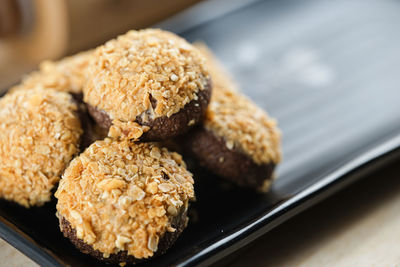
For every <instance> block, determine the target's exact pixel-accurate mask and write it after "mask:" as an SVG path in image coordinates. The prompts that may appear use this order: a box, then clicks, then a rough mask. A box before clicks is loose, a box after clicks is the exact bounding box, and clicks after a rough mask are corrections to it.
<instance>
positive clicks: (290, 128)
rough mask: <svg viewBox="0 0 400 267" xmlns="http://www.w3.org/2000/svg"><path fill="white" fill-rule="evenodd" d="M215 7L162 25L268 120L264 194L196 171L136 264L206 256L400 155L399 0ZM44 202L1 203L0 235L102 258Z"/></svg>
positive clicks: (37, 248) (53, 261) (57, 259)
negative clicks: (171, 229) (166, 225)
mask: <svg viewBox="0 0 400 267" xmlns="http://www.w3.org/2000/svg"><path fill="white" fill-rule="evenodd" d="M232 2H234V3H236V4H238V3H239V2H240V3H243V2H242V1H232ZM221 3H223V5H225V6H226V5H227V3H230V1H225V2H222V1H210V2H208V3H206V4H202V5H201V8H200V9H199V10H200V11H201V12H196V11H195V10H194V11H193V10H192V11H190V12H189V13H187V14H186V15H184V16H180V17H179V18H178V19H176V20H173V21H172V22H171V23H170V24H165V25H164V26H165V27H167V28H168V25H176V27H177V28H179V27H180V28H179V29H177V28H174V27H173V28H172V29H177V30H178V31H180V34H182V35H183V36H184V37H186V38H188V39H189V40H190V41H196V40H202V41H205V42H206V43H207V44H208V45H209V46H210V47H211V48H212V50H213V51H214V52H215V53H216V55H217V56H218V57H219V58H220V60H221V61H222V62H223V63H224V64H225V65H226V66H227V68H228V69H229V71H231V73H233V75H234V77H235V79H236V80H237V81H238V82H239V83H240V85H241V87H242V88H243V91H244V92H245V93H246V94H248V95H249V96H250V97H251V98H252V99H253V100H254V101H255V102H257V103H258V104H259V105H260V106H262V107H263V108H265V109H266V110H268V112H269V113H270V115H271V116H273V117H276V118H277V119H278V121H279V126H280V128H281V129H282V132H283V154H284V161H283V163H282V164H281V165H280V166H279V168H278V170H277V176H278V179H277V180H276V182H275V184H274V186H273V188H272V191H271V192H270V193H268V194H265V195H260V194H255V193H253V192H251V191H248V190H245V189H240V188H237V187H234V186H232V185H229V184H225V183H220V182H219V180H218V179H216V178H215V177H213V176H212V175H211V174H209V173H206V172H204V171H201V170H194V174H195V176H196V193H197V202H196V203H194V204H193V205H192V207H193V210H194V211H195V212H194V215H193V214H192V221H191V223H190V224H189V226H188V228H187V230H186V231H185V232H184V233H183V234H182V236H181V237H180V238H179V240H178V241H177V243H176V244H175V245H174V246H173V247H172V248H171V249H170V250H169V251H168V253H167V254H165V255H163V256H161V257H159V258H157V259H153V260H151V261H148V262H147V263H145V264H144V265H163V266H164V265H173V264H178V265H193V264H209V263H212V262H214V261H216V260H218V259H220V258H222V257H224V256H226V255H228V254H229V253H231V252H233V251H235V250H237V249H238V248H240V247H241V246H244V245H245V244H247V243H249V242H251V241H252V240H254V239H255V238H257V237H258V236H260V235H262V234H264V233H266V232H267V231H269V230H270V229H272V228H273V227H275V226H276V225H278V224H280V223H282V222H283V221H284V220H286V219H288V218H289V217H291V216H293V215H295V214H296V213H298V212H300V211H302V210H303V209H305V208H307V207H309V206H311V205H312V204H314V203H317V202H318V201H320V200H321V199H323V198H325V197H327V196H328V195H330V194H332V193H333V192H335V191H337V190H338V189H340V188H341V187H343V186H345V185H347V184H349V183H351V182H353V181H354V180H355V179H357V178H359V177H362V175H363V174H364V173H365V172H368V171H370V170H371V169H373V168H377V167H379V166H381V165H382V164H385V163H388V162H389V161H390V160H392V159H396V158H398V156H399V151H400V150H399V147H400V124H399V121H400V105H399V99H400V67H399V66H400V63H399V62H400V46H399V41H400V31H399V30H398V25H399V24H400V16H399V14H400V2H399V1H393V0H392V1H390V0H389V1H379V0H376V1H364V0H353V1H346V0H338V1H320V0H306V1H295V0H284V1H250V2H249V4H248V5H246V6H244V5H243V4H241V7H240V8H239V9H237V10H234V11H232V12H230V13H229V14H224V15H221V14H223V13H224V12H223V11H224V10H223V9H222V12H221ZM213 5H217V6H215V7H214V6H213ZM223 5H222V6H223ZM228 5H229V4H228ZM217 7H218V8H217ZM210 14H217V15H216V16H214V17H213V16H209V15H210ZM207 16H209V17H210V18H212V19H211V20H210V19H205V18H206V17H207ZM188 19H189V20H188ZM186 20H187V21H186ZM196 20H197V21H199V24H198V25H196V26H188V25H190V21H196ZM178 26H179V27H178ZM182 29H184V31H183V32H182ZM54 205H55V203H54V201H53V202H51V203H49V204H47V205H46V206H44V207H42V208H33V209H29V210H26V209H24V208H21V207H19V206H17V205H14V204H12V203H9V202H6V201H0V236H1V237H2V238H3V239H5V240H7V241H8V242H9V243H11V244H12V245H13V246H15V247H16V248H18V249H19V250H21V251H22V252H24V253H25V254H26V255H28V256H29V257H31V258H32V259H33V260H34V261H36V262H38V263H39V264H41V265H54V266H64V265H70V266H93V265H96V266H101V263H99V262H97V261H96V260H94V259H92V258H90V257H88V256H86V255H84V254H82V253H80V252H78V251H77V250H76V249H75V248H74V247H73V246H72V245H71V244H70V243H69V241H68V240H66V239H64V238H63V237H62V235H61V233H60V232H59V229H58V222H57V219H56V217H55V215H54V214H55V208H54ZM194 217H196V218H194Z"/></svg>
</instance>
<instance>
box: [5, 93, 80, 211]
mask: <svg viewBox="0 0 400 267" xmlns="http://www.w3.org/2000/svg"><path fill="white" fill-rule="evenodd" d="M77 110H78V106H77V104H76V103H75V102H74V101H73V99H72V97H71V96H70V95H69V94H67V93H64V92H57V91H55V90H52V89H46V90H44V89H43V88H40V89H39V88H36V89H26V90H19V91H16V92H14V93H9V94H7V95H6V96H4V97H3V98H1V100H0V152H1V153H0V197H2V198H5V199H8V200H12V201H15V202H17V203H19V204H21V205H23V206H25V207H29V206H33V205H36V206H40V205H42V204H43V203H45V202H47V201H49V200H50V196H51V192H50V191H51V189H52V188H53V187H54V185H55V184H56V183H57V182H58V181H59V179H60V176H61V173H62V172H63V171H64V169H65V167H66V166H67V164H68V163H69V162H70V160H71V159H72V157H73V156H74V155H75V154H76V153H78V151H79V141H80V136H81V134H82V132H83V131H82V128H81V124H80V120H79V118H78V116H77Z"/></svg>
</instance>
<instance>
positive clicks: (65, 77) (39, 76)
mask: <svg viewBox="0 0 400 267" xmlns="http://www.w3.org/2000/svg"><path fill="white" fill-rule="evenodd" d="M92 55H93V51H92V50H89V51H85V52H81V53H78V54H76V55H73V56H69V57H66V58H63V59H61V60H59V61H50V60H46V61H43V62H42V63H41V64H40V65H39V70H38V71H35V72H32V73H30V74H28V75H27V76H25V78H24V79H23V80H22V82H21V85H17V86H15V87H13V88H11V91H15V90H19V89H27V88H35V87H36V86H40V87H43V88H50V89H54V90H57V91H62V92H68V93H71V94H72V95H73V96H74V97H75V98H76V99H78V100H81V99H82V89H83V86H84V85H85V83H86V80H87V76H88V66H89V62H90V60H91V58H92Z"/></svg>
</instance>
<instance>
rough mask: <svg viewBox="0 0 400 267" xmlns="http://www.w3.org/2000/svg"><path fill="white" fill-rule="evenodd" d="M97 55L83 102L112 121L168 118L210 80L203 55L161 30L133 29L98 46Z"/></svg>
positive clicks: (195, 95)
mask: <svg viewBox="0 0 400 267" xmlns="http://www.w3.org/2000/svg"><path fill="white" fill-rule="evenodd" d="M94 57H95V60H94V61H93V62H94V63H93V65H91V66H90V73H91V78H90V79H89V81H88V83H87V85H86V86H85V88H84V100H85V102H87V103H89V104H90V105H92V106H93V107H96V108H99V109H101V110H104V111H105V112H106V113H107V114H108V115H109V116H110V118H111V119H112V120H113V123H114V122H119V123H126V122H134V121H136V119H137V116H140V118H141V120H142V122H148V121H149V120H153V119H155V118H158V117H163V116H167V117H170V116H171V115H173V114H175V113H177V112H178V111H179V110H181V109H182V108H183V107H184V106H185V104H187V103H189V102H190V101H191V100H193V99H195V98H196V97H197V93H198V91H199V90H204V89H205V87H206V85H207V82H208V81H209V74H208V70H207V68H206V66H205V65H204V58H203V57H202V55H201V54H200V53H199V51H198V50H197V49H196V48H194V47H193V46H192V45H190V44H189V43H187V42H186V41H185V40H183V39H182V38H180V37H178V36H176V35H174V34H172V33H169V32H166V31H162V30H156V29H147V30H141V31H129V32H128V33H126V34H125V35H121V36H119V37H118V38H117V39H114V40H111V41H108V42H107V43H106V44H105V45H103V46H100V47H99V48H97V49H96V51H95V54H94ZM120 128H123V127H120Z"/></svg>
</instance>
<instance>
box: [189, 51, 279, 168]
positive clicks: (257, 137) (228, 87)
mask: <svg viewBox="0 0 400 267" xmlns="http://www.w3.org/2000/svg"><path fill="white" fill-rule="evenodd" d="M195 46H197V48H198V49H199V50H200V51H201V52H202V53H203V55H204V56H205V57H206V59H207V61H206V62H207V65H208V69H209V71H210V74H211V77H212V80H213V94H212V96H211V101H210V105H209V106H208V109H207V113H206V118H205V121H204V126H205V128H206V129H208V130H210V131H211V132H213V133H214V134H216V135H217V136H220V137H223V138H224V139H225V141H226V147H227V148H228V149H230V150H232V149H233V148H238V149H239V150H241V151H242V152H244V153H245V154H246V155H248V156H250V157H251V158H252V159H253V161H254V162H255V163H257V164H268V163H270V162H273V163H275V164H276V163H279V162H280V160H281V150H280V137H281V135H280V131H279V129H278V127H277V123H276V121H275V120H274V119H272V118H270V117H269V116H268V114H267V113H266V112H265V111H264V110H262V109H261V108H259V107H258V106H257V105H256V104H255V103H254V102H253V101H251V100H250V99H249V98H247V97H246V96H245V95H243V94H242V93H240V91H239V88H238V86H237V85H236V84H235V83H234V82H233V80H232V78H231V77H230V76H229V74H227V72H226V71H225V70H224V69H223V67H222V66H221V65H220V63H219V62H218V61H217V59H215V57H214V56H213V54H212V52H211V51H210V50H209V49H208V48H207V47H206V46H205V45H204V44H201V43H197V44H195Z"/></svg>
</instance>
